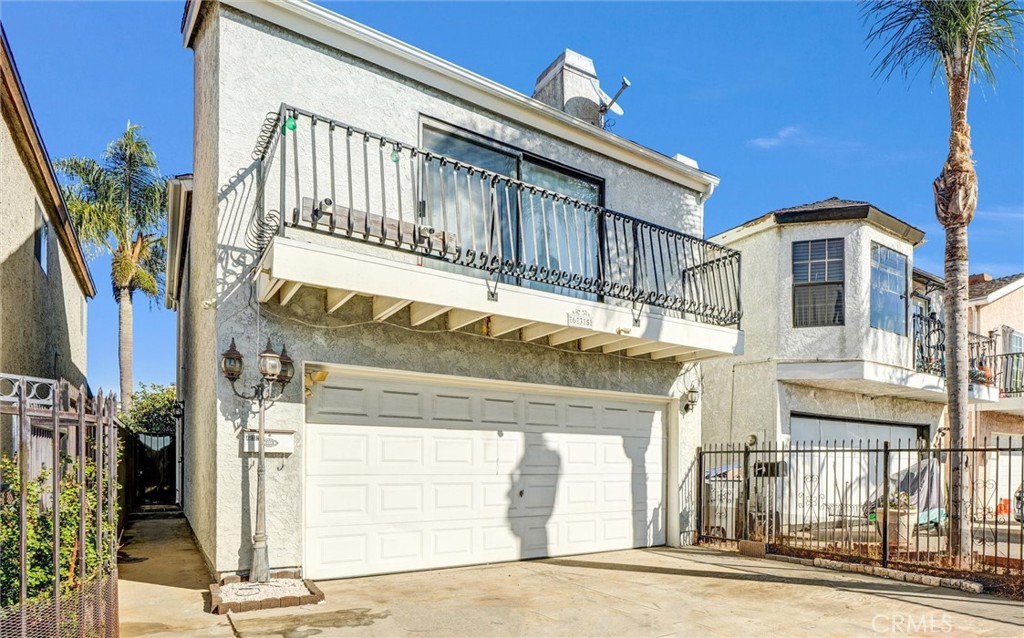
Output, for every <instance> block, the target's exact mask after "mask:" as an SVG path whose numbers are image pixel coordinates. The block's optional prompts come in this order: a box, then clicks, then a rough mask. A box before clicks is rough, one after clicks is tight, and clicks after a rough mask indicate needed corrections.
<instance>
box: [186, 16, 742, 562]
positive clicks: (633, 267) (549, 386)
mask: <svg viewBox="0 0 1024 638" xmlns="http://www.w3.org/2000/svg"><path fill="white" fill-rule="evenodd" d="M183 30H184V37H185V45H186V46H188V47H191V48H192V49H193V51H194V54H195V85H196V97H195V166H194V175H193V176H192V177H191V178H182V179H178V180H173V181H172V184H171V186H172V188H171V202H170V219H169V229H170V240H169V247H168V250H169V255H170V259H169V263H168V272H167V294H168V299H167V302H168V305H169V306H171V307H174V308H177V310H178V321H179V339H180V345H179V348H180V364H181V366H180V367H181V369H180V376H179V379H178V386H177V387H178V391H179V398H180V399H181V400H183V401H184V405H185V417H184V418H185V424H186V425H185V432H184V472H183V476H184V481H183V483H184V484H183V493H184V509H185V513H186V515H187V517H188V519H189V521H190V523H191V525H192V528H193V530H194V532H195V535H196V538H197V539H198V542H199V546H200V548H201V550H202V552H203V553H204V555H205V557H206V559H207V561H208V562H209V565H210V567H211V569H212V570H213V571H214V572H216V573H218V574H225V573H231V572H239V571H245V570H247V568H248V566H249V558H250V552H249V545H250V536H251V533H252V524H253V523H252V504H253V499H254V496H255V487H256V485H255V483H256V477H255V469H254V466H253V455H252V454H250V453H246V452H243V438H244V435H245V431H246V430H248V429H251V428H253V427H255V425H256V419H255V417H254V415H253V413H252V412H251V410H250V405H249V404H248V403H246V402H244V401H242V400H239V399H237V398H236V397H235V396H234V395H233V393H232V389H231V386H230V385H229V383H228V382H227V381H225V380H224V379H223V378H222V377H221V374H220V371H219V359H220V353H221V352H222V351H223V350H225V349H226V348H227V347H228V345H229V343H231V340H232V339H234V340H235V342H236V343H237V345H238V348H239V350H241V352H242V353H243V354H244V355H245V358H246V365H247V368H248V372H247V375H246V376H245V377H243V380H242V381H241V382H239V384H238V385H239V388H242V387H244V386H245V385H246V384H245V383H244V381H246V379H251V378H253V377H254V375H255V371H254V368H255V364H256V358H257V357H256V355H257V353H258V352H259V351H260V350H262V349H263V346H264V345H265V343H266V342H267V339H268V338H269V339H270V341H271V343H272V344H273V345H274V346H275V347H277V348H280V346H281V344H282V343H283V344H286V345H287V348H288V354H289V355H290V356H291V357H292V358H293V359H294V360H295V362H296V368H297V373H296V378H295V381H294V382H293V383H292V384H291V385H290V386H289V387H288V388H287V389H286V391H285V393H284V396H283V397H282V398H281V400H280V401H278V402H276V403H275V404H274V405H273V406H272V407H271V408H270V409H269V411H268V412H267V424H268V428H270V429H273V430H278V431H280V433H279V434H275V437H276V440H275V442H276V443H278V446H279V447H277V448H276V449H287V450H288V451H287V452H286V453H282V454H274V455H272V456H271V457H270V458H271V460H270V462H269V463H268V479H267V493H268V508H267V522H268V532H269V539H270V540H269V544H270V563H271V566H272V567H273V568H283V567H290V568H296V567H298V568H301V569H302V571H303V573H304V574H305V575H306V576H308V577H314V578H335V577H345V576H357V575H364V574H372V573H383V572H394V571H403V570H414V569H426V568H435V567H444V566H452V565H465V564H475V563H485V562H492V561H503V560H516V559H520V558H530V557H537V556H547V555H559V554H571V553H583V552H591V551H598V550H610V549H620V548H629V547H638V546H639V547H642V546H649V545H662V544H669V545H678V544H680V543H681V542H688V541H689V539H691V538H692V536H693V532H694V526H695V524H694V516H693V514H694V512H693V506H692V502H691V501H690V499H689V496H690V495H692V494H693V493H694V486H693V484H692V481H693V479H694V477H693V474H692V465H691V463H692V461H693V458H694V454H693V452H694V450H695V448H696V447H697V446H698V445H699V439H700V422H701V401H700V399H699V394H700V391H701V386H700V382H699V380H700V367H699V364H698V363H697V362H699V361H703V360H706V359H711V358H716V357H722V356H731V355H734V354H737V353H740V352H742V349H743V333H742V332H741V331H740V330H739V326H738V324H739V319H740V308H739V303H738V302H739V299H738V286H737V284H738V281H737V280H738V273H739V254H738V253H736V252H735V251H732V250H729V249H726V248H722V247H720V246H716V245H714V244H711V243H708V242H705V241H703V240H701V239H699V237H700V236H701V234H702V232H703V230H702V229H703V218H704V203H705V201H706V200H707V198H708V197H709V196H710V195H711V193H712V191H713V189H714V188H715V186H716V185H717V184H718V180H717V178H715V177H714V176H712V175H710V174H708V173H706V172H704V171H702V170H700V169H699V168H698V167H697V163H696V162H694V161H693V160H690V159H688V158H685V157H683V156H676V157H675V158H671V157H667V156H665V155H661V154H659V153H656V152H653V151H651V150H649V149H647V148H644V147H642V146H639V145H637V144H635V143H632V142H630V141H628V140H625V139H622V138H620V137H618V136H616V135H613V134H611V133H609V132H608V131H606V130H604V129H603V128H601V127H600V123H601V122H602V121H603V117H604V112H605V111H606V110H608V102H609V100H608V98H607V96H606V95H605V94H604V93H602V92H601V91H600V90H599V88H598V81H597V77H596V73H595V70H594V67H593V63H592V62H591V61H590V60H589V59H587V58H585V57H584V56H581V55H579V54H576V53H574V52H571V51H565V53H563V54H562V55H561V56H559V57H558V59H556V60H555V62H554V63H553V64H552V65H551V66H550V67H549V68H548V69H547V70H546V71H544V73H542V74H541V76H540V78H539V79H538V82H537V86H536V89H535V96H536V97H535V98H530V97H527V96H525V95H521V94H519V93H516V92H515V91H512V90H511V89H508V88H506V87H504V86H501V85H498V84H496V83H494V82H492V81H490V80H487V79H485V78H482V77H480V76H478V75H475V74H473V73H471V72H469V71H467V70H465V69H462V68H460V67H457V66H455V65H454V64H452V63H450V62H447V61H444V60H441V59H439V58H436V57H434V56H432V55H430V54H428V53H425V52H423V51H420V50H418V49H415V48H413V47H411V46H409V45H407V44H405V43H402V42H399V41H397V40H395V39H393V38H390V37H388V36H386V35H384V34H381V33H378V32H376V31H373V30H372V29H369V28H367V27H365V26H363V25H360V24H357V23H355V22H352V21H350V20H348V19H346V18H343V17H341V16H339V15H336V14H334V13H331V12H330V11H327V10H325V9H323V8H321V7H318V6H316V5H313V4H310V3H307V2H300V1H291V2H284V3H282V2H234V1H232V2H220V3H215V2H203V3H199V2H192V3H190V4H189V5H188V6H187V9H186V14H185V19H184V21H183ZM282 104H284V105H287V106H285V107H283V108H284V111H281V110H280V109H281V108H282ZM613 211H623V212H613ZM634 215H639V216H642V217H635V216H634ZM706 387H707V385H706V384H705V385H704V388H706ZM691 390H692V392H691ZM691 398H692V399H694V401H692V402H691V400H690V399H691Z"/></svg>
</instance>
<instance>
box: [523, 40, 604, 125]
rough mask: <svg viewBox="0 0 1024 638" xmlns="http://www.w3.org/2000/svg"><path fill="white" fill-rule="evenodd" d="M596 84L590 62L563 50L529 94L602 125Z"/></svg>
mask: <svg viewBox="0 0 1024 638" xmlns="http://www.w3.org/2000/svg"><path fill="white" fill-rule="evenodd" d="M599 87H600V84H599V83H598V80H597V71H596V70H594V61H593V60H591V59H590V58H588V57H587V56H585V55H580V54H579V53H576V52H575V51H572V50H570V49H566V50H565V51H563V52H562V54H561V55H559V56H558V57H557V58H556V59H555V61H554V62H552V63H551V64H550V65H549V66H548V68H547V69H545V70H544V72H543V73H541V74H540V77H539V78H537V84H536V85H535V86H534V88H533V97H534V98H536V99H538V100H540V101H541V102H544V103H545V104H547V105H549V106H553V107H555V108H556V109H558V110H560V111H564V112H566V113H568V114H569V115H571V116H573V117H575V118H579V119H581V120H583V121H584V122H587V123H589V124H593V125H594V126H602V125H603V122H602V121H601V120H602V113H601V104H600V102H599V100H600V99H601V97H600V96H601V92H600V88H599Z"/></svg>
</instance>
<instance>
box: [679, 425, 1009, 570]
mask: <svg viewBox="0 0 1024 638" xmlns="http://www.w3.org/2000/svg"><path fill="white" fill-rule="evenodd" d="M1022 457H1024V442H1022V439H1021V437H1014V438H1013V439H1012V440H1008V439H1001V440H999V439H997V440H995V441H988V440H983V441H980V442H972V443H971V444H970V445H967V446H953V447H929V446H927V445H926V444H925V442H924V441H918V442H915V441H903V442H897V443H889V442H887V441H854V442H839V441H830V442H814V443H811V442H806V443H804V442H801V443H794V444H784V445H773V444H766V445H758V446H755V447H749V446H736V445H733V446H729V445H723V446H709V447H705V448H703V449H701V450H700V451H699V452H698V459H697V461H698V467H699V468H700V473H701V475H702V476H703V481H702V485H701V487H700V489H699V490H698V494H697V499H698V503H699V506H698V507H697V512H698V516H699V523H698V526H697V527H698V530H699V532H698V533H699V540H701V541H702V542H727V543H728V542H735V541H738V540H755V541H762V542H764V543H767V545H768V550H769V551H770V552H774V553H788V554H796V555H801V554H803V555H808V556H823V557H831V558H836V559H839V560H850V561H854V562H872V563H878V564H880V565H883V566H886V567H889V566H891V567H897V568H905V569H912V570H931V571H943V572H962V571H969V572H973V573H981V572H985V573H988V574H993V575H997V576H998V575H1003V576H1006V577H1011V578H1016V579H1020V578H1021V577H1024V540H1022V531H1024V512H1022V498H1024V497H1022V494H1021V487H1022V465H1024V459H1022ZM957 462H959V464H960V467H962V468H964V470H963V477H964V478H963V486H962V489H961V494H958V493H957V492H955V491H954V490H953V489H952V484H951V473H950V469H951V466H952V465H953V464H954V463H957ZM958 515H959V519H960V520H961V524H960V525H959V526H955V525H953V524H952V523H951V521H956V520H957V518H958Z"/></svg>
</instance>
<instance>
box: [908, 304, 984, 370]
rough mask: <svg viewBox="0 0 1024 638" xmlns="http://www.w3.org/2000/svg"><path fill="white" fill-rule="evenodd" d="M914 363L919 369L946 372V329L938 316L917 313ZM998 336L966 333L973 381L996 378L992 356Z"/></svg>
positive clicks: (915, 316)
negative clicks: (995, 338)
mask: <svg viewBox="0 0 1024 638" xmlns="http://www.w3.org/2000/svg"><path fill="white" fill-rule="evenodd" d="M913 343H914V367H915V369H916V370H917V371H918V372H927V373H929V374H934V375H936V376H940V377H942V376H945V375H946V329H945V326H944V325H943V323H942V321H940V320H939V319H936V318H935V317H926V316H924V315H914V342H913ZM994 352H995V340H994V339H992V338H991V337H985V336H983V335H979V334H976V333H974V332H970V333H968V334H967V362H968V365H969V369H970V379H971V381H972V382H974V383H984V384H991V383H992V382H993V372H992V357H993V355H994Z"/></svg>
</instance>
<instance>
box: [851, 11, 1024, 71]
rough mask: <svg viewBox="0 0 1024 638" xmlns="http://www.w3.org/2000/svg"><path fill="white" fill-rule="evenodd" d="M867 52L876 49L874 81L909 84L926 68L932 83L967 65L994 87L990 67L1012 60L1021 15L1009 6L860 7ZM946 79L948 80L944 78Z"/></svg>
mask: <svg viewBox="0 0 1024 638" xmlns="http://www.w3.org/2000/svg"><path fill="white" fill-rule="evenodd" d="M861 15H862V17H863V19H864V21H865V23H867V24H869V25H870V29H869V31H868V36H867V40H868V44H869V46H874V47H877V51H876V53H875V62H876V68H875V76H876V77H877V76H881V77H884V78H886V79H889V78H891V77H892V75H893V74H894V73H899V74H900V75H901V76H903V78H904V79H909V78H910V76H911V75H912V74H913V73H916V72H917V71H918V70H919V69H921V68H922V67H924V66H928V65H930V66H931V68H932V77H933V78H934V76H935V75H936V74H937V73H938V71H939V69H944V70H945V71H946V74H947V76H948V74H949V73H950V72H951V70H952V69H953V68H959V66H960V65H963V64H969V65H970V69H969V70H970V73H971V74H972V75H973V76H974V77H975V78H981V79H984V80H986V81H987V82H989V83H994V81H995V74H994V73H993V63H994V61H995V60H996V59H999V58H1006V59H1009V60H1011V61H1013V62H1016V61H1017V57H1016V52H1017V49H1016V45H1015V39H1016V37H1015V36H1016V30H1017V29H1018V28H1019V27H1020V26H1021V24H1022V23H1024V10H1022V8H1021V7H1020V6H1019V5H1018V3H1017V2H1015V1H1014V0H873V1H868V2H865V3H864V4H863V5H862V7H861ZM947 79H948V78H947Z"/></svg>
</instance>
